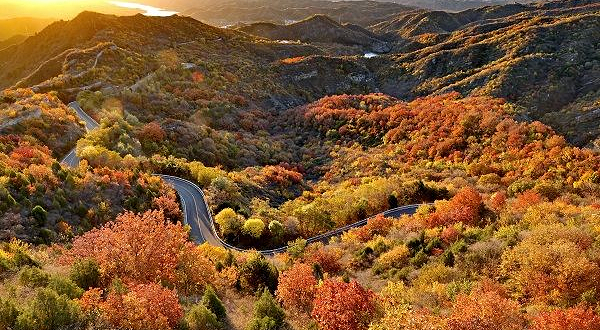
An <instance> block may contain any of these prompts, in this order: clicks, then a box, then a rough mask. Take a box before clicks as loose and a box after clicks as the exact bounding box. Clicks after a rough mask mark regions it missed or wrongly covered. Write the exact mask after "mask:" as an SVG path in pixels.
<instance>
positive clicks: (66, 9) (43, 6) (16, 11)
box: [0, 0, 176, 19]
mask: <svg viewBox="0 0 600 330" xmlns="http://www.w3.org/2000/svg"><path fill="white" fill-rule="evenodd" d="M0 7H2V11H1V12H0V19H1V18H12V17H54V18H60V19H70V18H72V17H74V16H75V15H77V14H79V13H80V12H82V11H84V10H88V11H98V12H103V13H109V14H120V15H129V14H136V13H142V14H145V15H149V16H170V15H173V14H176V12H174V11H169V10H166V9H162V8H156V7H153V6H149V5H145V4H142V3H138V2H125V1H107V0H29V1H18V0H0Z"/></svg>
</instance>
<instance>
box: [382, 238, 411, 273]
mask: <svg viewBox="0 0 600 330" xmlns="http://www.w3.org/2000/svg"><path fill="white" fill-rule="evenodd" d="M409 258H410V251H409V250H408V247H406V245H404V244H401V245H397V246H395V247H394V248H392V249H391V250H390V251H388V252H385V253H383V254H382V255H380V256H379V258H378V259H377V261H376V264H375V266H374V269H377V270H378V271H385V270H388V269H391V268H402V267H404V266H406V265H407V263H408V259H409Z"/></svg>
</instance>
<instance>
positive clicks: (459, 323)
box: [447, 290, 526, 330]
mask: <svg viewBox="0 0 600 330" xmlns="http://www.w3.org/2000/svg"><path fill="white" fill-rule="evenodd" d="M525 324H526V320H525V318H524V316H523V315H522V313H521V311H520V306H519V303H518V302H516V301H514V300H511V299H509V298H508V297H506V295H505V293H504V292H502V291H498V290H489V291H485V290H475V291H473V292H472V293H471V294H470V295H460V296H458V297H457V299H456V303H455V304H454V306H453V313H452V315H450V317H449V318H448V320H447V325H448V329H450V330H522V329H523V328H524V326H525Z"/></svg>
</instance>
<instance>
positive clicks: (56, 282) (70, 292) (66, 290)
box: [48, 276, 83, 299]
mask: <svg viewBox="0 0 600 330" xmlns="http://www.w3.org/2000/svg"><path fill="white" fill-rule="evenodd" d="M48 288H50V289H52V290H54V291H56V292H57V293H58V294H61V295H65V296H67V297H69V298H70V299H75V298H80V297H81V295H83V289H82V288H80V287H78V286H77V284H75V283H74V282H73V281H71V280H70V279H67V278H63V277H60V276H54V277H52V278H51V279H50V282H49V283H48Z"/></svg>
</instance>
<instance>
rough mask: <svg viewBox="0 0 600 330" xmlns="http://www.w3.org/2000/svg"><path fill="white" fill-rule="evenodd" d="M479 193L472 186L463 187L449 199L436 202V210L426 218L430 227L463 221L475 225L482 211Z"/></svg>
mask: <svg viewBox="0 0 600 330" xmlns="http://www.w3.org/2000/svg"><path fill="white" fill-rule="evenodd" d="M482 207H483V204H482V198H481V195H480V194H479V193H478V192H477V191H476V190H475V189H473V188H468V187H467V188H463V189H462V190H460V191H459V192H458V193H456V195H454V197H452V199H450V201H448V202H441V203H437V204H436V211H435V213H433V214H432V215H430V216H429V218H428V219H427V220H426V222H427V224H428V225H429V226H430V227H436V226H440V225H449V224H453V223H459V222H460V223H463V224H465V225H476V224H477V222H478V221H479V220H480V214H481V211H482Z"/></svg>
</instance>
